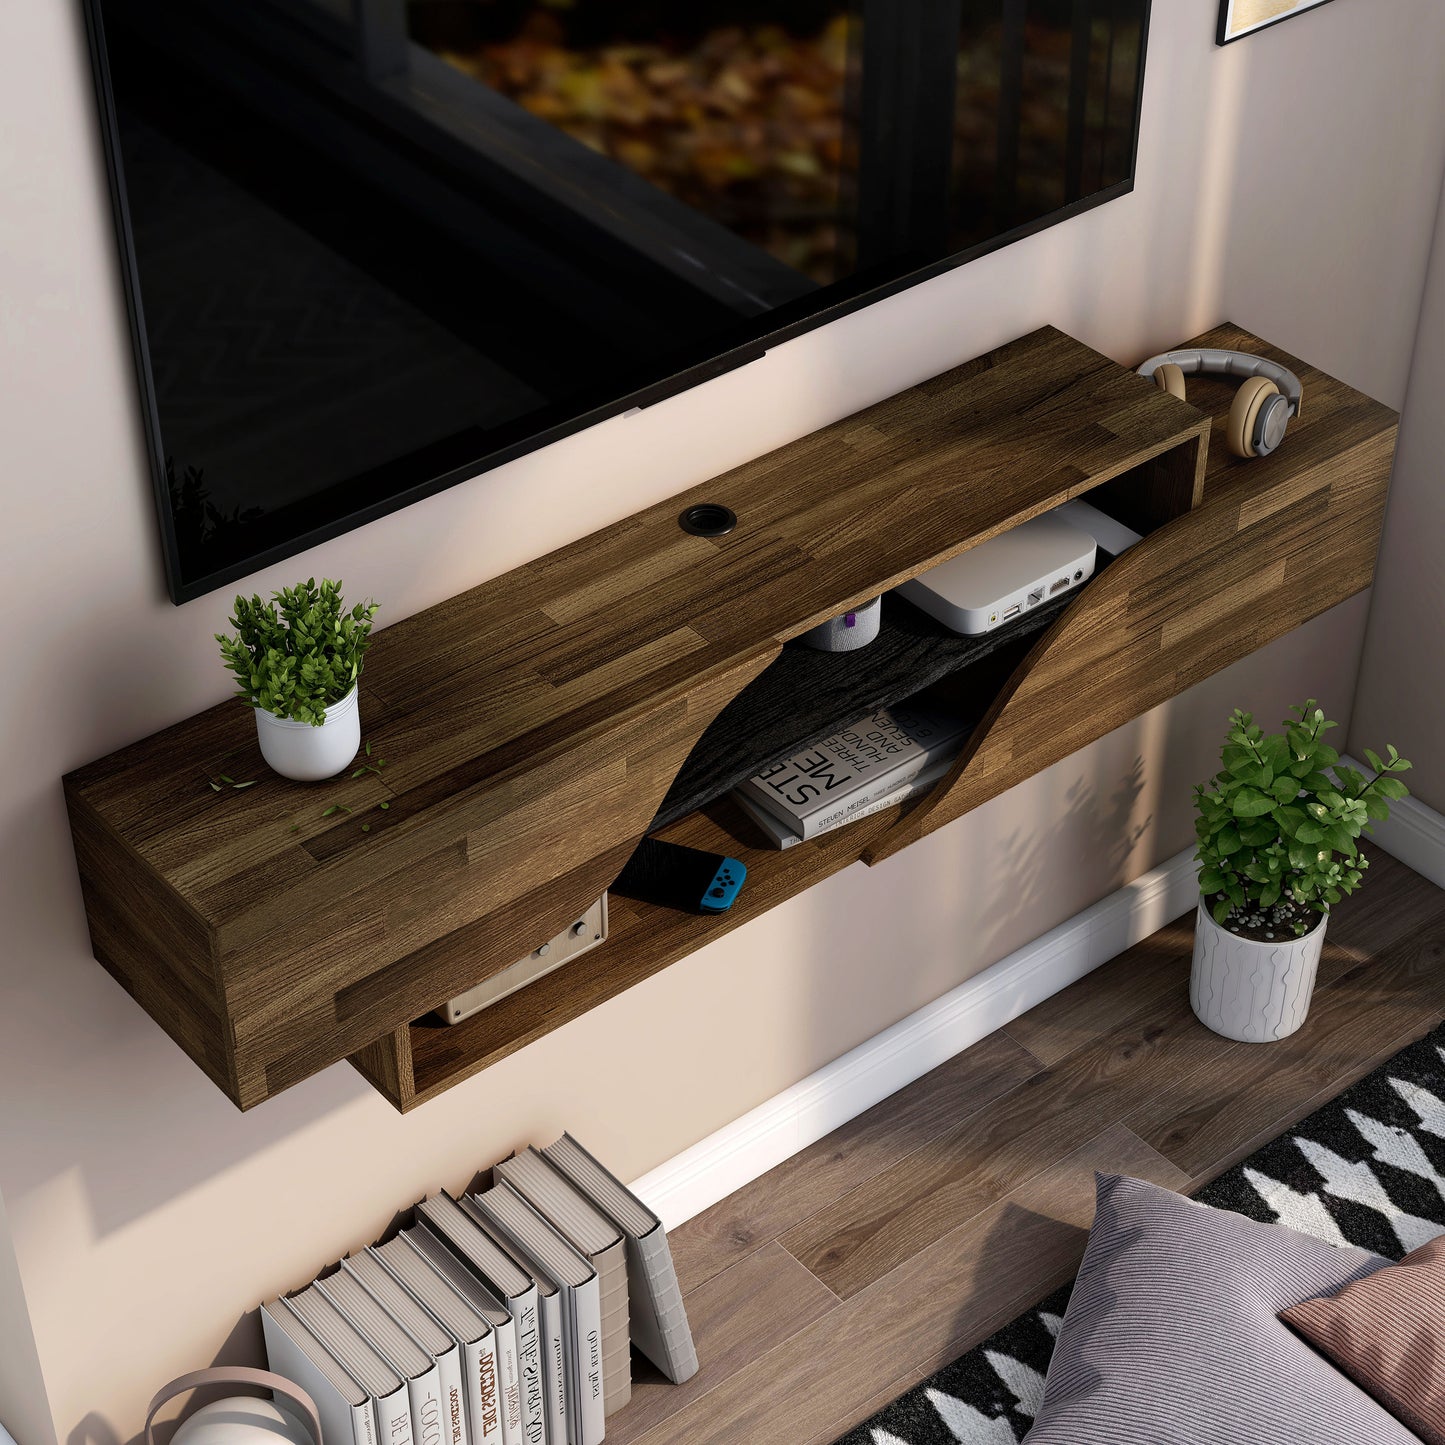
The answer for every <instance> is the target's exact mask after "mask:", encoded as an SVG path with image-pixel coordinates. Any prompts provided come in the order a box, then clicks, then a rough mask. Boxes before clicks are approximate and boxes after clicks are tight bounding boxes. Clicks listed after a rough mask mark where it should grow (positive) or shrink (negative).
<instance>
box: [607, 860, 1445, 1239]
mask: <svg viewBox="0 0 1445 1445" xmlns="http://www.w3.org/2000/svg"><path fill="white" fill-rule="evenodd" d="M1442 836H1445V835H1442ZM1382 846H1383V844H1382ZM1390 851H1393V850H1390ZM1442 857H1445V854H1442ZM1412 866H1413V865H1412ZM1196 876H1197V875H1196V866H1195V864H1194V861H1193V850H1192V849H1189V850H1186V851H1185V852H1183V853H1180V854H1177V855H1176V856H1175V857H1173V858H1170V859H1169V860H1168V861H1167V862H1165V863H1162V864H1160V866H1159V867H1157V868H1154V869H1152V870H1150V871H1149V872H1148V873H1145V874H1143V875H1141V876H1140V877H1138V878H1136V879H1135V880H1134V881H1133V882H1132V883H1130V884H1128V885H1126V886H1125V887H1123V888H1121V889H1119V890H1118V892H1116V893H1112V894H1110V895H1109V897H1107V898H1104V899H1101V900H1100V901H1099V902H1098V903H1096V904H1094V906H1093V907H1092V908H1087V909H1085V910H1084V912H1082V913H1080V914H1077V915H1076V916H1075V917H1073V918H1071V919H1069V921H1068V922H1067V923H1062V924H1060V925H1059V926H1058V927H1057V928H1055V929H1052V930H1051V931H1050V932H1048V933H1046V934H1044V935H1043V937H1042V938H1037V939H1035V940H1034V941H1033V942H1032V943H1030V944H1027V945H1025V946H1024V947H1023V948H1021V949H1019V950H1018V951H1017V952H1015V953H1011V954H1010V955H1009V956H1008V957H1007V958H1004V959H1000V960H999V962H998V963H996V964H994V965H993V967H992V968H989V969H986V970H985V971H984V972H983V973H981V974H979V975H978V976H977V977H975V978H971V979H969V980H968V981H967V982H966V983H961V984H960V985H959V986H958V987H957V988H955V989H952V990H951V991H950V992H948V993H946V994H944V995H943V997H942V998H939V999H935V1000H934V1001H933V1002H932V1003H931V1004H927V1005H925V1006H924V1007H923V1008H921V1009H919V1010H918V1011H917V1012H916V1013H913V1014H910V1015H909V1016H908V1017H907V1018H906V1019H902V1020H900V1021H899V1022H898V1023H896V1024H894V1025H893V1027H892V1028H889V1029H885V1030H884V1031H883V1032H882V1033H881V1034H877V1035H875V1036H874V1037H873V1038H871V1039H868V1040H867V1041H866V1042H864V1043H861V1044H859V1045H858V1047H857V1048H855V1049H851V1050H850V1051H849V1052H848V1053H846V1054H844V1055H843V1056H842V1058H839V1059H834V1060H833V1062H832V1063H831V1064H826V1065H824V1067H823V1068H821V1069H819V1070H818V1071H817V1072H816V1073H814V1074H810V1075H809V1076H808V1077H807V1078H806V1079H803V1080H801V1081H800V1082H799V1083H796V1084H794V1085H793V1086H792V1088H790V1089H785V1090H784V1091H783V1092H782V1093H781V1094H778V1095H775V1096H774V1097H773V1098H771V1099H769V1100H768V1101H767V1103H765V1104H760V1105H759V1106H758V1107H757V1108H756V1109H753V1110H752V1111H751V1112H749V1113H747V1114H744V1115H743V1117H742V1118H741V1119H738V1120H736V1121H735V1122H733V1123H731V1124H728V1125H726V1126H725V1127H723V1128H722V1129H719V1130H718V1131H717V1132H716V1133H715V1134H712V1135H709V1136H708V1138H706V1139H703V1140H702V1141H701V1142H700V1143H697V1144H694V1145H693V1146H692V1148H691V1149H687V1150H684V1151H683V1152H682V1153H681V1154H679V1155H677V1156H676V1158H673V1159H669V1160H668V1161H667V1163H665V1164H661V1165H659V1166H658V1167H657V1168H656V1169H654V1170H652V1171H651V1172H650V1173H648V1174H645V1175H644V1176H643V1177H642V1178H641V1179H639V1180H637V1181H636V1182H635V1183H634V1184H633V1186H632V1188H633V1189H634V1191H635V1192H636V1193H637V1194H638V1195H639V1196H640V1197H641V1198H642V1199H644V1200H645V1201H646V1202H647V1204H648V1206H649V1207H650V1208H651V1209H652V1210H654V1211H655V1212H656V1213H657V1214H658V1215H659V1216H660V1217H661V1219H662V1221H663V1223H664V1224H665V1225H666V1226H667V1227H668V1228H669V1229H672V1228H674V1227H676V1226H677V1225H679V1224H681V1223H682V1222H683V1221H684V1220H687V1219H691V1218H692V1217H693V1216H694V1215H695V1214H700V1213H701V1212H702V1211H703V1210H704V1209H706V1208H708V1207H709V1206H710V1205H712V1204H716V1203H717V1201H718V1200H719V1199H724V1198H726V1197H727V1196H728V1195H729V1194H731V1193H733V1191H734V1190H737V1189H741V1188H742V1186H743V1185H744V1184H747V1183H750V1182H751V1181H752V1180H754V1179H756V1178H758V1177H759V1176H760V1175H762V1174H765V1173H767V1171H768V1170H769V1169H771V1168H773V1167H774V1166H775V1165H777V1164H781V1163H782V1162H783V1160H784V1159H787V1158H790V1157H791V1156H792V1155H794V1154H796V1153H798V1152H799V1151H800V1150H802V1149H806V1148H807V1147H808V1145H809V1144H813V1143H815V1142H816V1141H817V1140H819V1139H821V1138H822V1137H823V1136H824V1135H825V1134H829V1133H831V1132H832V1131H833V1130H834V1129H836V1128H838V1127H839V1126H840V1125H841V1124H845V1123H847V1122H848V1120H849V1119H853V1118H856V1117H857V1116H858V1115H859V1114H861V1113H863V1111H864V1110H865V1109H869V1108H872V1106H873V1105H874V1104H876V1103H878V1101H879V1100H880V1099H886V1098H887V1097H888V1095H889V1094H893V1093H896V1092H897V1091H898V1090H899V1089H901V1088H903V1087H904V1085H905V1084H911V1083H912V1082H913V1080H914V1079H917V1078H919V1077H921V1076H922V1075H923V1074H926V1073H927V1072H928V1071H929V1070H930V1069H934V1068H937V1067H938V1065H939V1064H942V1063H944V1062H946V1061H947V1060H948V1059H951V1058H952V1057H953V1056H954V1055H955V1054H958V1053H961V1052H962V1051H963V1050H964V1049H966V1048H968V1047H969V1046H970V1045H972V1044H976V1043H977V1042H978V1041H979V1040H980V1039H981V1038H984V1037H986V1036H987V1035H988V1034H991V1033H992V1032H993V1031H994V1030H995V1029H998V1028H1002V1027H1003V1025H1004V1024H1006V1023H1008V1022H1009V1021H1010V1020H1012V1019H1016V1018H1017V1017H1018V1016H1019V1015H1020V1014H1021V1013H1025V1012H1027V1011H1028V1010H1029V1009H1031V1008H1033V1006H1034V1005H1035V1004H1037V1003H1042V1002H1043V1000H1044V999H1046V998H1048V997H1050V996H1051V995H1052V994H1055V993H1057V992H1058V991H1059V990H1060V989H1061V988H1064V987H1066V986H1067V985H1068V984H1071V983H1073V982H1074V981H1075V980H1076V979H1080V978H1083V977H1084V975H1085V974H1087V973H1091V972H1092V971H1093V970H1094V969H1096V968H1098V967H1099V965H1100V964H1103V963H1107V962H1108V961H1109V959H1111V958H1114V957H1115V956H1116V955H1118V954H1120V953H1122V952H1123V951H1124V950H1125V949H1126V948H1129V947H1131V946H1132V945H1133V944H1135V943H1138V942H1140V940H1142V939H1145V938H1148V936H1149V935H1150V934H1151V933H1154V932H1155V931H1156V930H1158V929H1160V928H1162V927H1163V926H1164V924H1166V923H1168V922H1169V920H1170V919H1172V918H1177V917H1178V916H1179V915H1180V914H1181V913H1184V912H1187V911H1188V909H1189V908H1190V907H1191V906H1192V905H1193V903H1194V902H1195V900H1196V899H1197V897H1198V888H1197V885H1196V882H1195V878H1196Z"/></svg>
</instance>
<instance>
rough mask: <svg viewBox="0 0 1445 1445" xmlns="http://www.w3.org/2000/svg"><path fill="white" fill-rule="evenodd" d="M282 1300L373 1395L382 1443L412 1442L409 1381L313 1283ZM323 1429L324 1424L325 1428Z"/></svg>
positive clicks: (401, 1444)
mask: <svg viewBox="0 0 1445 1445" xmlns="http://www.w3.org/2000/svg"><path fill="white" fill-rule="evenodd" d="M280 1303H281V1304H282V1305H283V1306H286V1307H289V1308H290V1309H291V1310H292V1311H294V1312H295V1314H296V1315H297V1316H298V1317H299V1318H300V1319H301V1321H302V1323H304V1324H305V1326H306V1328H307V1329H308V1330H310V1331H311V1333H312V1334H313V1335H314V1336H315V1337H316V1338H317V1339H318V1340H320V1341H321V1343H322V1344H323V1345H324V1346H325V1347H326V1349H327V1351H328V1352H329V1353H330V1354H331V1356H332V1357H333V1358H334V1359H336V1360H338V1361H339V1362H340V1364H341V1366H342V1368H343V1369H344V1370H345V1371H346V1373H347V1374H348V1375H350V1376H351V1378H352V1379H353V1380H356V1381H357V1382H358V1383H359V1384H360V1385H361V1387H362V1389H364V1390H365V1391H366V1393H367V1394H368V1395H369V1396H370V1397H371V1401H372V1404H373V1406H374V1408H375V1410H376V1422H377V1425H378V1427H379V1428H378V1430H377V1439H378V1442H379V1445H412V1433H411V1400H410V1395H409V1392H408V1390H407V1387H406V1381H405V1380H403V1379H402V1378H401V1376H400V1375H399V1374H397V1372H396V1371H395V1370H394V1369H393V1368H392V1366H391V1365H390V1363H389V1362H388V1361H387V1360H385V1359H383V1358H382V1356H381V1355H380V1354H379V1353H378V1352H377V1351H376V1350H375V1349H374V1348H373V1347H372V1345H371V1344H370V1343H369V1342H368V1341H367V1340H365V1339H364V1338H363V1337H362V1336H361V1334H360V1333H359V1332H358V1331H357V1330H356V1329H355V1328H354V1327H353V1326H352V1324H351V1322H350V1321H349V1320H347V1319H346V1317H345V1316H344V1315H343V1314H342V1313H341V1312H340V1311H339V1310H338V1309H337V1308H336V1306H335V1305H333V1304H332V1303H331V1301H330V1300H328V1299H327V1298H326V1297H325V1296H324V1295H323V1294H322V1293H321V1292H320V1290H318V1289H317V1288H316V1286H315V1285H314V1284H312V1285H308V1286H307V1287H306V1288H305V1289H303V1290H302V1291H301V1292H300V1293H299V1294H294V1295H289V1296H287V1297H286V1298H285V1299H283V1300H282V1301H280ZM323 1428H324V1427H323Z"/></svg>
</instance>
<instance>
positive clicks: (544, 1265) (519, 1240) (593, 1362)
mask: <svg viewBox="0 0 1445 1445" xmlns="http://www.w3.org/2000/svg"><path fill="white" fill-rule="evenodd" d="M469 1202H470V1203H472V1204H473V1205H474V1206H475V1208H476V1209H477V1210H478V1211H479V1212H480V1213H482V1214H483V1215H485V1216H486V1218H487V1219H488V1220H489V1221H490V1222H491V1223H492V1225H493V1227H494V1228H495V1230H496V1232H497V1233H498V1235H499V1236H500V1237H501V1238H502V1239H504V1240H505V1241H506V1242H507V1244H508V1245H509V1247H511V1248H512V1249H513V1250H514V1251H515V1252H516V1253H517V1255H518V1256H519V1257H520V1258H521V1259H523V1260H525V1261H526V1263H527V1267H528V1268H529V1269H531V1271H532V1272H533V1274H535V1275H536V1276H537V1277H538V1278H539V1279H541V1278H543V1277H546V1278H548V1279H550V1280H551V1281H553V1282H555V1284H556V1286H557V1288H558V1291H559V1293H560V1295H561V1298H562V1301H563V1305H564V1312H565V1323H564V1340H565V1352H564V1359H565V1360H566V1364H567V1371H566V1384H567V1391H568V1398H567V1426H568V1429H567V1434H566V1437H565V1438H566V1440H567V1441H568V1445H599V1442H600V1441H601V1440H602V1438H603V1435H604V1433H605V1431H606V1424H605V1419H604V1417H605V1414H606V1410H605V1403H604V1397H603V1389H602V1301H601V1289H600V1285H599V1282H598V1279H597V1271H596V1270H595V1269H593V1267H592V1264H591V1262H590V1261H589V1260H588V1259H587V1258H586V1257H585V1256H584V1255H582V1254H581V1253H580V1252H579V1251H578V1250H576V1249H574V1248H573V1247H572V1245H571V1244H570V1243H569V1242H568V1241H567V1239H566V1237H565V1236H564V1235H562V1234H561V1233H560V1232H559V1231H558V1230H557V1229H556V1227H555V1226H554V1225H552V1224H551V1223H550V1222H549V1221H548V1220H547V1219H545V1218H544V1217H543V1216H542V1215H541V1214H540V1213H538V1211H537V1210H536V1209H534V1208H533V1207H532V1205H531V1204H529V1203H528V1202H527V1200H526V1199H525V1198H524V1197H523V1196H522V1195H521V1193H519V1192H518V1191H517V1190H516V1189H514V1188H513V1187H512V1185H510V1184H508V1183H506V1182H505V1181H503V1182H502V1183H500V1184H498V1185H496V1186H495V1188H492V1189H488V1190H487V1191H486V1192H485V1193H484V1194H477V1195H473V1196H472V1198H471V1200H470V1201H469Z"/></svg>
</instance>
